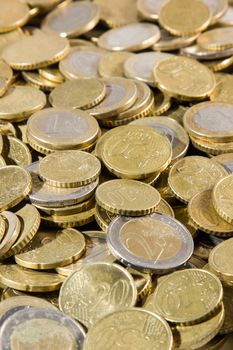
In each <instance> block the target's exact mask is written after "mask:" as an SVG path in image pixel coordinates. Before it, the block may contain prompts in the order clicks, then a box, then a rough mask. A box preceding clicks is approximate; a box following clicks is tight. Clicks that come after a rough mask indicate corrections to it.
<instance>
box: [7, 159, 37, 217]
mask: <svg viewBox="0 0 233 350" xmlns="http://www.w3.org/2000/svg"><path fill="white" fill-rule="evenodd" d="M0 178H1V181H0V210H1V211H2V210H6V209H9V208H12V207H14V206H15V205H16V204H18V203H20V202H21V201H22V200H23V199H24V198H25V197H26V196H27V195H28V194H29V192H30V190H31V183H32V181H31V176H30V174H29V173H28V172H27V171H26V170H24V169H23V168H20V167H18V166H14V165H10V166H5V167H3V168H0Z"/></svg>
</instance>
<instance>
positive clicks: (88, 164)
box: [39, 150, 101, 188]
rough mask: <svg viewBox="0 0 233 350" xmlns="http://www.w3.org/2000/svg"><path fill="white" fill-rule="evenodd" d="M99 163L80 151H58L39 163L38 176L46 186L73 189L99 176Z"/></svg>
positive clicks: (94, 158) (91, 156)
mask: <svg viewBox="0 0 233 350" xmlns="http://www.w3.org/2000/svg"><path fill="white" fill-rule="evenodd" d="M100 170H101V164H100V161H99V160H98V159H97V158H96V157H95V156H93V155H91V154H89V153H86V152H82V151H76V150H72V151H60V152H54V153H52V154H50V155H48V156H46V157H44V158H43V159H42V160H41V161H40V162H39V176H40V177H41V178H42V180H44V181H45V182H46V183H47V184H48V185H51V186H56V187H65V188H73V187H77V186H82V185H87V184H89V183H91V182H93V181H94V180H95V179H96V178H97V177H98V176H99V174H100Z"/></svg>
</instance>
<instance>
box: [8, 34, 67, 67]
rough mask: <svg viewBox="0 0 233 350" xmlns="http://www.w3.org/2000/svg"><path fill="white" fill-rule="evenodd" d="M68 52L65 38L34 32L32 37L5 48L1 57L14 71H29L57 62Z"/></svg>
mask: <svg viewBox="0 0 233 350" xmlns="http://www.w3.org/2000/svg"><path fill="white" fill-rule="evenodd" d="M51 43H52V45H51ZM69 50H70V47H69V42H68V40H67V39H66V38H60V37H59V36H58V35H56V34H52V33H51V34H49V33H44V32H42V31H40V30H36V31H35V32H34V33H33V35H31V36H28V37H25V39H22V40H19V41H17V42H15V43H13V44H11V45H9V46H7V47H6V48H5V50H4V51H3V54H2V57H3V59H4V60H5V61H6V62H7V63H8V64H9V65H10V66H11V67H12V68H14V69H19V70H23V69H29V70H30V69H36V68H42V67H46V66H48V65H49V64H53V63H56V62H59V61H60V60H61V59H62V58H63V57H65V56H66V55H67V54H68V52H69Z"/></svg>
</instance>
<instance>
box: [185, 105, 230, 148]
mask: <svg viewBox="0 0 233 350" xmlns="http://www.w3.org/2000/svg"><path fill="white" fill-rule="evenodd" d="M232 112H233V105H232V104H230V103H225V102H202V103H199V104H197V105H195V106H193V107H191V108H189V109H188V110H187V112H186V113H185V114H184V118H183V121H184V127H185V128H186V130H187V131H188V133H189V134H190V135H191V136H193V137H195V138H200V139H204V141H209V142H228V141H233V137H232V132H233V118H232Z"/></svg>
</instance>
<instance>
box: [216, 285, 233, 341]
mask: <svg viewBox="0 0 233 350" xmlns="http://www.w3.org/2000/svg"><path fill="white" fill-rule="evenodd" d="M232 292H233V288H232V287H228V286H223V305H224V309H225V318H224V322H223V325H222V327H221V329H220V331H219V333H220V334H228V333H232V329H233V312H232V311H233V303H232V302H233V293H232Z"/></svg>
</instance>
